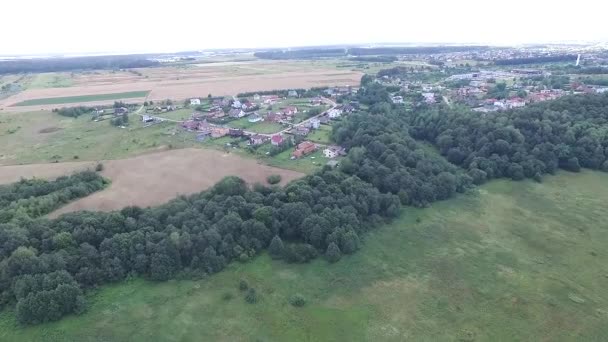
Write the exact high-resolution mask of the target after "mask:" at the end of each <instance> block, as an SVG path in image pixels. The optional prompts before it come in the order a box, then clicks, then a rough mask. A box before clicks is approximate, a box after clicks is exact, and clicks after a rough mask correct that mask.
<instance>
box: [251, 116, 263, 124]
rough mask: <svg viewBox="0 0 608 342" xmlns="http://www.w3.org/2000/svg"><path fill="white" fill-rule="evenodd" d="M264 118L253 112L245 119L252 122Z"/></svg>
mask: <svg viewBox="0 0 608 342" xmlns="http://www.w3.org/2000/svg"><path fill="white" fill-rule="evenodd" d="M263 120H264V119H262V117H261V116H259V115H258V114H253V115H250V116H249V118H248V119H247V121H249V122H251V123H254V122H260V121H263Z"/></svg>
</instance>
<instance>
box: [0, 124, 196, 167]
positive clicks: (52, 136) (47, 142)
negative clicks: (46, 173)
mask: <svg viewBox="0 0 608 342" xmlns="http://www.w3.org/2000/svg"><path fill="white" fill-rule="evenodd" d="M130 120H131V126H130V127H129V128H126V129H121V128H118V127H113V126H111V125H110V123H109V121H100V122H93V121H92V120H91V117H90V116H89V115H83V116H81V117H79V118H67V117H63V116H60V115H57V114H55V113H49V112H31V113H13V114H8V113H5V114H3V115H2V116H0V164H20V163H44V162H52V161H55V160H57V161H60V162H61V161H70V160H74V156H78V160H100V159H117V158H124V157H128V156H132V155H136V154H139V153H142V152H145V151H149V150H154V149H157V148H161V147H165V148H166V147H168V146H171V147H173V148H181V147H190V146H196V145H197V142H196V141H195V139H194V135H193V134H189V133H186V132H183V131H181V130H176V124H175V123H163V124H159V125H154V126H151V127H147V128H142V126H141V122H140V121H141V120H140V119H139V117H138V116H136V115H131V116H130ZM11 132H12V133H11ZM44 132H48V133H44ZM174 132H177V134H173V133H174Z"/></svg>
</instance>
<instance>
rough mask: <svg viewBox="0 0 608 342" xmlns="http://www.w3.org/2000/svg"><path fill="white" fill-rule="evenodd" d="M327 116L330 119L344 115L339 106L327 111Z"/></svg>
mask: <svg viewBox="0 0 608 342" xmlns="http://www.w3.org/2000/svg"><path fill="white" fill-rule="evenodd" d="M327 116H328V117H329V118H330V119H336V118H339V117H340V116H342V111H341V110H340V109H337V108H334V109H330V110H329V111H327Z"/></svg>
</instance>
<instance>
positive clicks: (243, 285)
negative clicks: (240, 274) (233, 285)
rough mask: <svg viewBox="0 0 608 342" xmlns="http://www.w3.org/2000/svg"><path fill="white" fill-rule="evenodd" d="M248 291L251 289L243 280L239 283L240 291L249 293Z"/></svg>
mask: <svg viewBox="0 0 608 342" xmlns="http://www.w3.org/2000/svg"><path fill="white" fill-rule="evenodd" d="M247 289H249V284H248V283H247V280H245V279H242V280H241V281H240V282H239V290H241V291H247Z"/></svg>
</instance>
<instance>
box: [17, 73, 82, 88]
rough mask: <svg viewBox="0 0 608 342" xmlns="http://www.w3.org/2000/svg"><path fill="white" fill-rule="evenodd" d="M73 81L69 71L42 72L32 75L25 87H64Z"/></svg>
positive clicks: (70, 84)
mask: <svg viewBox="0 0 608 342" xmlns="http://www.w3.org/2000/svg"><path fill="white" fill-rule="evenodd" d="M73 83H74V82H73V81H72V78H71V76H70V74H69V73H54V72H53V73H42V74H36V75H34V77H33V78H32V80H31V81H30V82H29V84H28V85H27V88H28V89H42V88H65V87H70V86H72V85H73Z"/></svg>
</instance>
